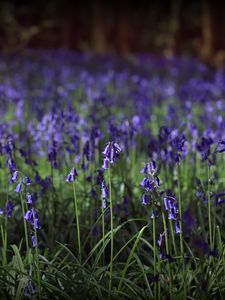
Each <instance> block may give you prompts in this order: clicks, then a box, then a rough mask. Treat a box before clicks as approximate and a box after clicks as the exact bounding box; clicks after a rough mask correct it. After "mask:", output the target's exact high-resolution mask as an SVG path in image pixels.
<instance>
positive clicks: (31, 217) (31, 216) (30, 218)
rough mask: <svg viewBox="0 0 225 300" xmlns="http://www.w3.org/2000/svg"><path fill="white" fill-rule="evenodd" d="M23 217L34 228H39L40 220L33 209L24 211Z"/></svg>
mask: <svg viewBox="0 0 225 300" xmlns="http://www.w3.org/2000/svg"><path fill="white" fill-rule="evenodd" d="M24 219H25V220H26V221H27V222H29V223H30V224H31V225H32V226H35V227H36V229H40V228H41V227H40V221H39V217H38V212H37V211H36V210H35V209H33V208H32V209H30V210H28V211H27V212H26V214H25V216H24Z"/></svg>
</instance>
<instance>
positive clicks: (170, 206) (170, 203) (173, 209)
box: [163, 191, 179, 220]
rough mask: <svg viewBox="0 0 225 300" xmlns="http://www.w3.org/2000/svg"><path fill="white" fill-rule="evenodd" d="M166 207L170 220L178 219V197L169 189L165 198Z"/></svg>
mask: <svg viewBox="0 0 225 300" xmlns="http://www.w3.org/2000/svg"><path fill="white" fill-rule="evenodd" d="M163 202H164V206H165V209H166V210H167V211H168V219H169V220H177V218H178V212H179V211H178V204H177V200H176V197H175V196H174V195H173V194H172V193H171V192H170V191H167V194H166V196H165V197H164V199H163Z"/></svg>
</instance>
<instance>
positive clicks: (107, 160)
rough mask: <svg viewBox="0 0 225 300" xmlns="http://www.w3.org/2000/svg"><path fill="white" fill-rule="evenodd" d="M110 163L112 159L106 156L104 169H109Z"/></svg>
mask: <svg viewBox="0 0 225 300" xmlns="http://www.w3.org/2000/svg"><path fill="white" fill-rule="evenodd" d="M109 164H110V160H109V159H108V158H107V157H105V158H104V159H103V165H102V168H103V169H104V170H108V168H109Z"/></svg>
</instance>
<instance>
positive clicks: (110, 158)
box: [102, 142, 122, 169]
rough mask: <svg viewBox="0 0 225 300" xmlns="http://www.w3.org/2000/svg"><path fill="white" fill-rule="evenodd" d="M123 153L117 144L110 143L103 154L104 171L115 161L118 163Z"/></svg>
mask: <svg viewBox="0 0 225 300" xmlns="http://www.w3.org/2000/svg"><path fill="white" fill-rule="evenodd" d="M121 152H122V149H121V147H120V146H119V145H118V144H117V143H115V142H108V143H107V144H106V147H105V149H104V151H103V152H102V153H103V155H104V157H105V158H104V161H103V169H108V168H109V164H113V163H114V162H115V161H117V160H118V159H119V155H120V153H121Z"/></svg>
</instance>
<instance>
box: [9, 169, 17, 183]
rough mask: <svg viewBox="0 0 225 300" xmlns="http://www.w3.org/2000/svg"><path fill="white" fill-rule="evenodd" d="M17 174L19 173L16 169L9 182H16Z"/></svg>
mask: <svg viewBox="0 0 225 300" xmlns="http://www.w3.org/2000/svg"><path fill="white" fill-rule="evenodd" d="M18 175H19V173H18V171H14V172H13V174H12V176H11V179H10V183H14V182H16V181H17V179H18Z"/></svg>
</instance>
